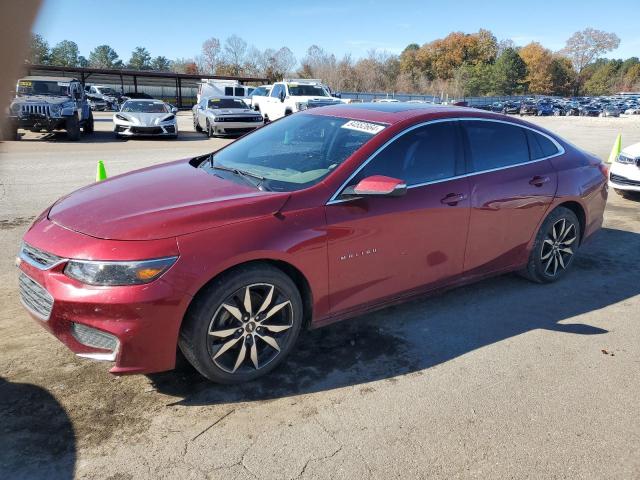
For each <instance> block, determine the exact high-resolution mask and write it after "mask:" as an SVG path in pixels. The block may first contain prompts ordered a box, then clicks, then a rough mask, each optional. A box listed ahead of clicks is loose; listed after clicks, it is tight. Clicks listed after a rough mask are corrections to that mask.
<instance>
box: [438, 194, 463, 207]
mask: <svg viewBox="0 0 640 480" xmlns="http://www.w3.org/2000/svg"><path fill="white" fill-rule="evenodd" d="M466 199H467V195H466V194H464V193H450V194H449V195H447V196H446V197H444V198H443V199H442V200H440V203H442V204H445V205H451V206H452V207H454V206H456V205H457V204H458V202H462V201H463V200H466Z"/></svg>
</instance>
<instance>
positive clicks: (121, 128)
mask: <svg viewBox="0 0 640 480" xmlns="http://www.w3.org/2000/svg"><path fill="white" fill-rule="evenodd" d="M113 131H114V133H116V135H120V136H122V137H175V136H176V135H178V125H177V124H170V125H154V126H151V127H142V126H139V125H129V124H126V125H125V124H120V123H118V124H116V126H115V127H114V129H113Z"/></svg>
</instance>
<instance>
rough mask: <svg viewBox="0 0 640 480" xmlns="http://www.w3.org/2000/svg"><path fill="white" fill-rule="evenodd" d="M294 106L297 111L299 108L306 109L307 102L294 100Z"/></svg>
mask: <svg viewBox="0 0 640 480" xmlns="http://www.w3.org/2000/svg"><path fill="white" fill-rule="evenodd" d="M296 108H297V109H298V111H301V110H306V109H307V104H306V103H304V102H299V103H298V102H296Z"/></svg>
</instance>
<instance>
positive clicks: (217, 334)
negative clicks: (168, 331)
mask: <svg viewBox="0 0 640 480" xmlns="http://www.w3.org/2000/svg"><path fill="white" fill-rule="evenodd" d="M302 318H303V317H302V299H301V297H300V292H299V291H298V289H297V288H296V286H295V284H294V283H293V281H292V280H291V278H289V277H288V276H287V275H286V274H285V273H284V272H282V271H280V270H278V269H276V268H273V267H270V266H267V265H254V266H249V267H241V268H239V269H236V270H234V271H232V272H230V273H229V274H226V275H223V276H221V277H220V278H219V279H217V280H215V281H214V282H213V283H212V284H211V285H210V286H209V287H208V288H207V289H206V290H205V291H204V292H203V293H202V294H201V295H200V296H198V297H197V298H196V300H195V303H194V305H193V306H192V307H191V308H190V309H189V312H188V313H187V315H186V317H185V320H184V323H183V326H182V329H181V332H180V340H179V345H180V349H181V351H182V352H183V353H184V356H185V357H186V358H187V360H189V362H190V363H191V364H192V365H193V366H194V367H195V368H196V369H197V370H198V371H199V372H200V373H201V374H202V375H204V376H205V377H207V378H208V379H209V380H212V381H214V382H219V383H227V384H233V383H241V382H246V381H250V380H254V379H256V378H258V377H261V376H262V375H264V374H266V373H268V372H270V371H271V370H273V369H274V368H275V367H276V366H277V365H278V364H279V363H280V362H282V361H283V360H284V358H285V357H286V356H287V354H288V353H289V352H290V351H291V350H292V348H293V346H294V344H295V342H296V340H297V338H298V334H299V333H300V328H301V326H302Z"/></svg>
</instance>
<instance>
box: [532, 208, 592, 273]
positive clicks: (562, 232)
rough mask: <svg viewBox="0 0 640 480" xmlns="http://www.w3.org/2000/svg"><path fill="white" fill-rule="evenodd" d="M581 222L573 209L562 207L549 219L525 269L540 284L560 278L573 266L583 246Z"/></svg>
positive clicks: (542, 228)
mask: <svg viewBox="0 0 640 480" xmlns="http://www.w3.org/2000/svg"><path fill="white" fill-rule="evenodd" d="M580 234H581V232H580V222H579V221H578V217H576V214H575V213H573V212H572V211H571V210H569V209H568V208H565V207H558V208H556V209H555V210H554V211H553V212H551V213H550V214H549V216H548V217H547V218H546V219H545V221H544V222H543V223H542V226H541V227H540V230H539V231H538V234H537V235H536V239H535V241H534V244H533V248H532V249H531V254H530V255H529V262H528V264H527V267H526V268H525V270H524V271H523V272H521V273H522V274H523V275H524V276H525V277H526V278H528V279H529V280H532V281H534V282H537V283H550V282H554V281H556V280H558V279H559V278H560V277H561V276H562V275H564V274H565V272H566V271H567V270H568V269H569V267H570V266H571V264H572V263H573V258H574V256H575V253H576V251H577V250H578V247H579V245H580Z"/></svg>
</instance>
